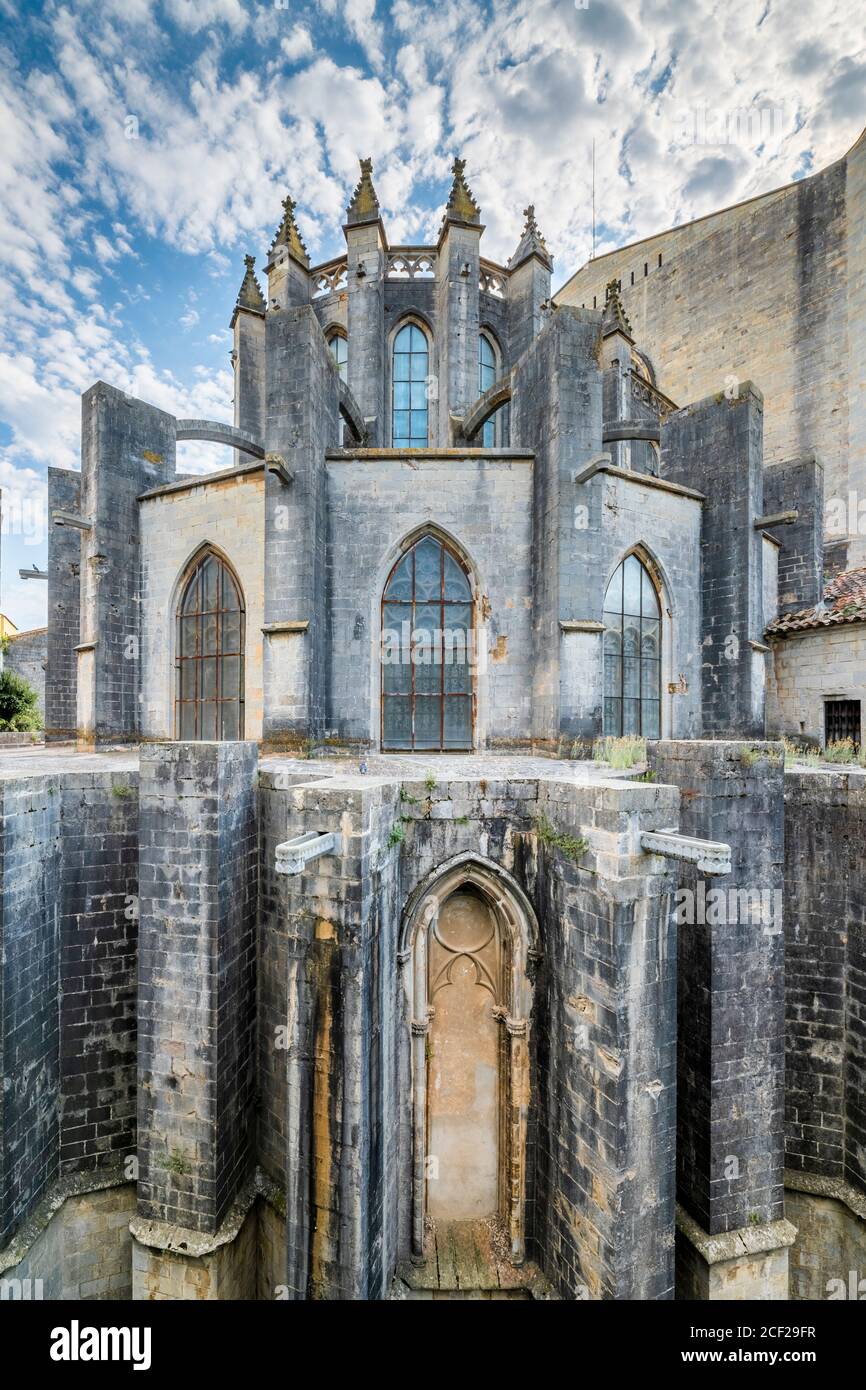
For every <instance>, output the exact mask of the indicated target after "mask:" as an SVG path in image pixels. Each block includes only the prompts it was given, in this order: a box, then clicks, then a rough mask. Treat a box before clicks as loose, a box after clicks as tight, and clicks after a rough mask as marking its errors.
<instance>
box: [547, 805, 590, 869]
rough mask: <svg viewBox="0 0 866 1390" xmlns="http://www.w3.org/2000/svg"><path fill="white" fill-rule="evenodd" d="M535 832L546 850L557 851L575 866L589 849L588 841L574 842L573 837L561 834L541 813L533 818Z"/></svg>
mask: <svg viewBox="0 0 866 1390" xmlns="http://www.w3.org/2000/svg"><path fill="white" fill-rule="evenodd" d="M535 830H536V833H537V835H538V838H539V840H540V841H541V843H542V844H543V845H546V846H547V848H548V849H558V850H559V851H560V853H562V854H564V855H565V857H566V858H567V859H572V860H574V862H575V864H576V863H577V861H578V860H579V859H580V856H581V855H582V854H584V853H585V852H586V850H587V849H588V848H589V841H588V840H584V839H583V838H582V837H581V839H579V840H576V839H575V838H574V836H573V835H565V834H563V832H562V831H560V830H557V828H556V826H555V825H553V824H552V823H551V822H550V821H549V820H548V819H547V816H545V815H543V814H541V813H539V815H537V816H536V817H535Z"/></svg>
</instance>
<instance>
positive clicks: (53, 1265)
mask: <svg viewBox="0 0 866 1390" xmlns="http://www.w3.org/2000/svg"><path fill="white" fill-rule="evenodd" d="M134 1212H135V1185H134V1184H132V1183H125V1184H123V1185H122V1186H120V1187H109V1188H105V1189H103V1190H101V1191H98V1192H88V1193H85V1194H83V1195H75V1196H70V1197H67V1198H66V1200H65V1202H63V1204H62V1205H61V1206H60V1207H59V1208H58V1209H57V1210H56V1211H54V1213H53V1214H52V1215H51V1216H50V1219H48V1220H47V1222H46V1224H45V1225H44V1226H42V1228H41V1229H38V1230H37V1227H38V1225H40V1224H41V1223H40V1222H39V1219H38V1214H37V1217H36V1220H35V1224H34V1231H35V1232H36V1234H35V1239H33V1240H32V1243H29V1241H28V1242H27V1243H28V1248H27V1250H26V1253H25V1254H24V1256H23V1258H21V1259H20V1260H18V1262H17V1263H16V1264H13V1265H11V1266H9V1267H8V1268H7V1267H2V1268H0V1282H2V1281H4V1280H6V1281H8V1280H19V1281H22V1282H23V1281H26V1280H31V1281H36V1280H41V1288H39V1287H38V1286H37V1285H36V1284H35V1282H34V1284H33V1285H32V1292H31V1296H32V1297H34V1298H35V1297H37V1296H39V1294H41V1296H42V1298H44V1299H46V1300H47V1299H52V1300H54V1299H74V1300H79V1299H80V1300H85V1301H87V1300H90V1299H98V1300H100V1301H111V1300H114V1299H129V1298H131V1297H132V1253H131V1247H132V1238H131V1236H130V1234H129V1222H130V1219H131V1218H132V1216H133V1214H134ZM22 1234H23V1236H24V1238H25V1240H26V1238H27V1236H28V1234H29V1233H28V1232H24V1233H22ZM6 1253H7V1254H8V1253H9V1252H6ZM10 1296H11V1295H10Z"/></svg>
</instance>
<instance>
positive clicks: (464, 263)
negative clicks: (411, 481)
mask: <svg viewBox="0 0 866 1390" xmlns="http://www.w3.org/2000/svg"><path fill="white" fill-rule="evenodd" d="M480 242H481V228H480V227H470V226H468V225H464V224H462V223H459V222H454V221H446V224H445V227H444V229H443V235H442V239H441V241H440V243H439V258H438V278H437V282H436V288H437V308H438V327H439V354H438V355H439V370H438V376H439V423H438V434H437V435H436V436H434V438H433V439H432V440H431V443H432V444H434V445H438V446H439V447H440V448H441V447H446V448H447V446H448V445H449V444H450V442H451V438H452V420H462V418H463V416H464V414H465V413H466V411H467V410H468V408H469V406H470V405H471V404H472V402H473V401H475V400H477V398H478V396H479V394H480V393H479V390H478V333H479V318H478V297H479V291H478V279H479V268H480V267H479V261H480V254H481V252H480Z"/></svg>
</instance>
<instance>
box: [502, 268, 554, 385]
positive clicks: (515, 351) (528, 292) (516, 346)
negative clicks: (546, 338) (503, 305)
mask: <svg viewBox="0 0 866 1390" xmlns="http://www.w3.org/2000/svg"><path fill="white" fill-rule="evenodd" d="M506 294H507V307H508V359H507V360H508V365H509V366H513V365H514V363H516V362H517V361H518V360H519V359H520V358H521V357H522V356H523V354H524V352H526V350H527V348H528V347H529V346H530V344H531V343H532V341H533V339H534V338H535V337H536V335H537V334H538V333H540V332H541V329H542V327H543V321H544V314H543V311H542V308H541V306H542V304H547V303H549V301H550V271H549V269H548V268H547V266H546V265H544V264H543V263H542V261H541V260H540V259H539V257H538V256H530V257H529V258H528V259H527V260H525V261H523V262H522V264H520V265H518V266H515V267H514V268H513V270H512V272H511V274H510V275H509V277H508V285H507V288H506Z"/></svg>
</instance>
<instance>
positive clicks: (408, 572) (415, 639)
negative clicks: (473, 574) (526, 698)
mask: <svg viewBox="0 0 866 1390" xmlns="http://www.w3.org/2000/svg"><path fill="white" fill-rule="evenodd" d="M381 660H382V747H383V748H387V749H391V750H400V751H402V752H414V751H415V750H416V749H427V750H433V751H437V750H438V751H444V750H446V749H448V750H452V751H468V750H470V749H471V748H472V730H473V727H474V705H475V683H474V678H473V677H474V670H473V667H474V619H473V604H472V589H471V586H470V583H469V579H468V576H467V574H466V572H465V570H464V569H463V566H462V565H461V564H460V562H459V560H458V559H457V557H456V555H454V554H452V552H451V551H450V550H449V549H448V548H447V547H446V546H445V545H442V544H441V543H440V542H439V541H438V540H436V538H435V537H433V536H423V537H422V538H421V539H420V540H418V541H416V543H415V544H414V545H413V546H412V548H411V550H408V551H407V552H406V554H405V555H404V556H403V557H402V559H400V560H399V561H398V563H397V564H396V565H395V566H394V569H393V570H392V571H391V575H390V578H389V580H388V582H387V584H386V585H385V592H384V595H383V598H382V655H381Z"/></svg>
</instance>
